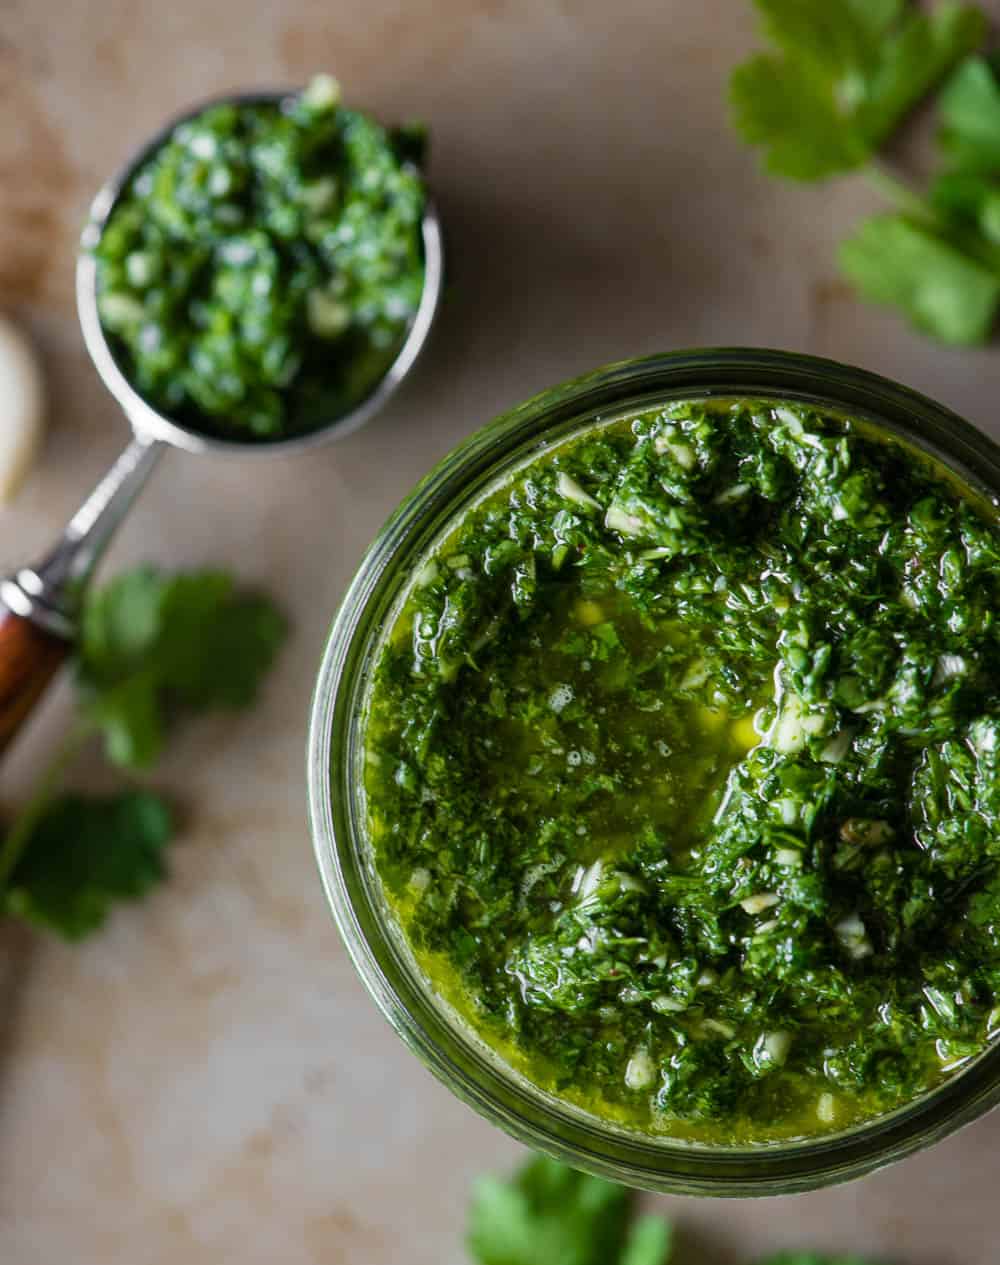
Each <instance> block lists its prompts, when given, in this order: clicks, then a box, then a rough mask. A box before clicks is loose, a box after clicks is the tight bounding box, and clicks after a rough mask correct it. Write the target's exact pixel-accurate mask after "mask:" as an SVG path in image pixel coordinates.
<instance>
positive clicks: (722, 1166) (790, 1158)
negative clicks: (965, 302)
mask: <svg viewBox="0 0 1000 1265" xmlns="http://www.w3.org/2000/svg"><path fill="white" fill-rule="evenodd" d="M708 396H757V397H772V398H774V399H780V400H790V401H799V402H802V403H805V404H810V405H815V406H817V407H819V408H824V409H830V410H833V411H837V412H842V413H846V414H848V415H851V416H854V417H857V418H859V419H866V420H868V421H869V422H871V423H873V424H874V425H875V426H877V427H879V428H881V429H882V430H883V431H885V432H888V433H891V434H893V435H896V436H898V437H901V438H903V439H904V440H906V441H908V442H910V443H911V444H913V445H915V446H917V447H918V448H921V449H924V450H925V451H927V452H929V453H931V454H932V455H933V456H935V457H937V458H938V459H939V460H940V461H943V462H944V463H945V464H946V465H947V466H948V467H949V468H950V469H951V470H953V471H954V472H955V473H956V474H957V475H958V476H959V477H960V478H961V479H962V480H963V482H965V483H966V484H968V485H970V486H971V487H972V488H973V489H974V490H977V491H978V492H980V493H981V494H983V495H985V496H986V497H987V498H989V500H990V501H991V502H994V503H996V501H997V497H998V495H1000V448H998V447H997V445H996V444H994V443H993V442H992V440H990V439H988V438H986V437H985V436H984V435H982V434H980V432H979V431H977V430H976V429H974V428H973V427H972V426H970V425H969V424H968V423H967V422H965V421H963V420H962V419H961V418H959V417H957V416H956V415H955V414H954V413H951V412H949V411H948V410H947V409H945V408H943V407H942V406H941V405H939V404H935V403H934V402H933V401H931V400H929V399H927V398H925V397H924V396H921V395H918V394H916V393H915V392H913V391H910V390H908V389H907V388H905V387H902V386H898V385H897V384H896V383H894V382H890V381H888V380H886V379H885V378H880V377H878V376H876V375H874V374H871V373H866V372H864V371H862V370H860V369H853V368H849V367H847V366H844V365H839V364H835V363H833V362H831V361H826V360H819V359H814V358H811V357H806V356H799V355H792V354H789V353H785V352H774V351H757V350H739V349H734V350H707V351H691V352H677V353H672V354H667V355H660V356H652V357H649V358H646V359H642V360H632V361H626V362H623V363H621V364H616V365H610V366H608V367H607V368H604V369H599V370H597V371H595V372H594V373H591V374H587V375H586V376H584V377H582V378H577V379H576V380H575V381H573V382H568V383H566V384H564V385H562V386H558V387H554V388H552V389H551V390H549V391H544V392H542V394H541V395H538V396H536V397H535V398H534V399H532V400H529V401H528V402H527V403H525V404H522V405H521V406H520V407H518V408H515V409H513V410H512V411H511V412H509V413H505V414H504V415H503V416H501V417H499V418H497V419H496V420H495V421H493V422H491V423H490V424H489V425H488V426H486V427H484V428H483V429H482V430H480V431H478V432H477V433H476V434H474V435H473V436H472V437H471V438H470V439H468V440H466V441H465V442H464V443H463V444H461V445H460V446H459V447H458V448H456V449H455V450H454V451H453V452H452V453H451V454H450V455H449V456H447V457H446V458H445V459H444V460H443V461H442V462H441V463H440V464H439V465H438V466H437V467H436V469H434V470H433V471H432V472H431V473H430V474H429V475H428V476H427V477H426V478H425V479H424V480H423V482H422V483H420V484H419V485H418V486H417V487H416V489H415V490H414V491H413V492H412V493H411V494H410V496H409V497H407V499H406V500H405V501H404V502H403V504H402V505H401V506H400V507H399V509H398V510H397V511H396V512H395V514H393V516H392V517H391V518H390V520H389V522H388V523H387V524H386V525H385V527H384V528H383V529H382V531H381V532H380V533H379V535H378V538H377V539H376V540H375V542H374V544H373V545H372V546H371V548H370V549H369V551H368V553H367V554H366V556H365V558H364V561H363V562H362V564H361V567H360V569H359V571H358V573H357V575H356V577H355V579H354V581H353V582H352V584H351V585H350V588H349V589H348V592H347V594H346V596H345V598H344V601H343V604H342V606H341V608H340V612H339V614H338V615H337V617H336V620H335V621H334V625H333V629H332V631H331V633H330V639H329V642H328V644H327V647H326V652H325V654H324V657H323V663H322V667H321V669H320V674H319V680H318V682H317V686H316V692H315V697H314V701H313V711H312V725H311V732H310V738H309V787H310V809H311V818H312V830H313V837H314V840H315V847H316V855H317V858H318V862H319V867H320V871H321V874H322V877H323V883H324V886H325V888H326V892H327V896H328V897H329V900H330V904H331V906H332V909H333V914H334V917H335V918H336V921H337V924H338V926H339V927H340V931H341V934H342V935H343V937H344V940H345V942H346V944H347V948H348V950H349V952H350V954H351V957H352V959H353V961H354V964H355V966H356V967H357V969H358V971H359V973H360V974H361V977H362V979H363V980H364V982H365V984H366V985H367V987H368V989H369V991H370V992H371V994H372V996H373V997H374V999H375V1001H376V1002H377V1003H378V1005H379V1007H380V1008H381V1010H382V1011H383V1013H384V1014H385V1016H386V1017H387V1018H388V1020H389V1022H390V1023H391V1024H392V1025H393V1027H394V1028H395V1029H396V1031H397V1032H398V1033H399V1034H400V1036H401V1037H402V1038H403V1040H404V1041H405V1042H406V1043H407V1044H408V1045H409V1047H410V1048H411V1049H412V1050H413V1052H414V1053H415V1054H416V1055H417V1056H418V1057H419V1058H420V1059H421V1061H422V1062H423V1063H424V1064H425V1065H426V1066H427V1067H428V1068H429V1069H430V1070H431V1071H432V1072H433V1073H434V1075H435V1076H437V1077H438V1078H439V1079H440V1080H441V1081H443V1082H444V1084H446V1085H447V1086H448V1087H449V1088H450V1089H451V1090H452V1091H453V1092H454V1093H455V1094H457V1095H458V1096H459V1097H460V1098H462V1099H463V1100H464V1101H465V1102H467V1103H468V1104H469V1105H470V1106H472V1107H474V1108H475V1109H476V1110H477V1111H478V1112H479V1113H480V1114H481V1115H483V1116H485V1117H486V1118H487V1119H488V1120H491V1121H493V1122H494V1123H495V1124H497V1125H499V1126H501V1128H503V1129H505V1130H507V1132H509V1133H511V1134H513V1135H514V1136H515V1137H516V1138H518V1139H519V1140H520V1141H522V1142H524V1143H526V1144H528V1145H529V1146H532V1147H534V1148H536V1149H537V1150H541V1151H545V1152H547V1153H548V1154H550V1155H554V1156H556V1157H557V1158H559V1159H562V1160H564V1161H566V1162H567V1163H569V1164H572V1165H574V1166H575V1167H577V1168H580V1169H585V1170H588V1171H590V1172H593V1173H597V1174H600V1175H601V1176H604V1177H609V1178H612V1179H614V1180H617V1181H621V1182H625V1183H627V1184H629V1185H632V1186H640V1187H644V1188H646V1189H649V1190H660V1191H671V1192H675V1193H679V1194H687V1195H720V1196H739V1195H771V1194H788V1193H793V1192H797V1191H803V1190H809V1189H813V1188H815V1187H818V1186H825V1185H830V1184H832V1183H835V1182H840V1181H845V1180H848V1179H850V1178H855V1177H859V1176H861V1175H863V1174H865V1173H868V1172H871V1171H872V1170H874V1169H877V1168H879V1167H881V1166H883V1165H885V1164H888V1163H890V1162H892V1161H894V1160H898V1159H901V1158H902V1157H903V1156H905V1155H908V1154H910V1153H911V1152H913V1151H916V1150H918V1149H920V1148H922V1147H925V1146H928V1145H930V1144H931V1143H933V1142H936V1141H937V1140H938V1139H940V1138H943V1137H945V1136H946V1135H947V1134H949V1133H951V1132H953V1131H954V1130H955V1129H957V1128H959V1127H960V1126H962V1125H964V1124H967V1123H969V1122H970V1121H972V1120H975V1119H976V1118H977V1117H979V1116H981V1115H982V1114H983V1113H984V1112H986V1111H987V1110H989V1109H990V1108H991V1107H993V1106H994V1105H995V1104H996V1103H997V1102H998V1101H1000V1048H995V1049H991V1050H987V1051H986V1052H985V1053H984V1054H982V1055H980V1056H979V1057H978V1058H976V1059H974V1060H972V1061H971V1062H970V1064H969V1065H968V1066H967V1067H966V1068H964V1069H963V1070H962V1071H961V1072H959V1073H956V1074H954V1075H952V1076H951V1077H950V1078H949V1079H948V1080H946V1081H945V1082H943V1083H942V1084H941V1085H939V1086H938V1087H936V1088H935V1089H933V1090H931V1091H929V1092H928V1093H926V1094H924V1095H922V1096H921V1097H919V1098H917V1099H916V1100H914V1101H912V1102H911V1103H909V1104H907V1105H906V1106H905V1107H903V1108H900V1109H898V1110H897V1111H895V1112H893V1113H891V1114H888V1115H885V1116H882V1117H881V1118H879V1119H876V1120H873V1121H870V1122H868V1123H865V1124H862V1125H857V1126H854V1127H852V1128H850V1129H847V1130H844V1131H843V1132H840V1133H835V1134H826V1135H823V1136H820V1137H816V1138H808V1139H804V1140H800V1141H794V1142H780V1143H762V1144H760V1145H756V1146H741V1147H722V1146H708V1145H702V1144H696V1143H690V1142H678V1141H671V1140H669V1139H665V1138H662V1137H660V1136H652V1135H648V1134H642V1133H640V1132H636V1131H634V1130H628V1129H625V1128H622V1127H619V1126H617V1125H615V1124H612V1123H609V1122H607V1121H604V1120H600V1119H598V1118H596V1117H594V1116H593V1115H590V1114H588V1113H586V1112H584V1111H583V1110H581V1109H579V1108H577V1107H575V1106H573V1105H572V1104H569V1103H567V1102H565V1101H562V1100H560V1099H558V1098H555V1097H554V1096H552V1095H550V1094H548V1093H546V1092H544V1091H542V1090H541V1089H539V1088H538V1087H537V1086H535V1085H533V1084H531V1083H530V1082H529V1081H528V1080H526V1079H525V1078H524V1077H523V1076H521V1075H520V1074H519V1073H517V1072H515V1071H514V1070H513V1069H511V1068H510V1067H509V1066H508V1065H507V1064H505V1063H504V1062H503V1060H502V1059H501V1058H500V1057H499V1056H498V1055H497V1054H495V1053H494V1052H493V1051H492V1050H491V1049H490V1048H489V1047H488V1046H487V1045H486V1044H485V1043H484V1042H483V1041H482V1040H481V1039H480V1038H479V1037H478V1036H476V1034H475V1033H473V1032H472V1031H471V1029H469V1028H468V1027H467V1026H466V1025H465V1024H464V1023H463V1022H462V1021H461V1020H459V1019H458V1017H457V1016H456V1015H455V1014H454V1013H453V1012H452V1011H451V1010H450V1008H449V1007H448V1006H447V1005H446V1003H444V1002H443V1001H442V1000H441V999H440V998H438V997H436V996H435V994H434V992H433V990H432V989H431V987H430V986H429V984H428V983H427V982H426V980H425V978H424V976H423V975H422V973H421V971H420V969H419V968H418V966H417V965H416V963H415V961H414V959H413V958H412V956H411V954H410V952H409V950H408V947H407V945H406V942H405V940H404V938H403V935H402V933H401V932H400V930H399V928H398V926H397V924H396V922H395V920H394V918H393V917H392V915H391V913H390V911H389V909H388V906H387V904H386V901H385V899H384V896H383V894H382V891H381V885H380V882H379V879H378V876H377V874H376V873H375V869H374V865H373V864H372V860H371V857H370V854H369V851H368V847H367V844H366V830H365V805H364V792H363V760H364V750H363V720H364V714H365V699H366V690H367V688H368V685H369V682H370V670H371V668H372V666H373V664H374V662H375V657H376V654H377V651H378V648H379V644H380V637H381V636H382V634H383V632H384V630H385V629H386V627H387V626H388V625H389V624H390V623H391V620H392V617H393V615H394V612H395V609H396V607H397V605H398V604H399V602H400V600H401V599H402V596H403V593H404V590H405V588H406V585H407V582H408V581H409V579H410V578H411V577H412V574H413V572H414V568H415V564H416V562H417V560H418V559H419V558H420V557H421V556H422V555H424V554H425V552H426V551H427V550H428V549H429V548H430V547H431V546H432V544H433V542H435V540H436V539H438V538H439V537H440V536H442V535H443V534H445V533H446V528H447V526H448V525H449V524H452V523H453V522H454V520H455V519H456V517H458V516H460V515H461V514H462V513H463V512H464V511H465V510H466V509H467V508H468V507H469V505H470V504H472V503H473V502H474V501H475V500H477V499H478V498H479V497H480V496H481V495H482V494H483V492H484V491H485V490H486V489H487V488H489V487H491V486H492V485H494V484H495V483H496V482H497V481H498V480H501V479H503V478H504V476H505V475H507V474H509V473H510V472H511V471H513V470H514V469H515V468H516V467H518V466H520V465H522V464H523V463H524V462H525V461H526V460H527V459H529V458H531V457H534V456H537V455H538V453H539V452H540V451H542V450H543V449H545V448H547V447H548V446H549V445H551V444H554V443H558V442H561V441H563V440H565V439H566V438H567V437H568V436H570V435H572V434H573V433H575V432H577V431H579V430H582V429H586V428H588V427H590V426H593V425H594V424H597V423H601V422H606V421H610V420H613V419H614V418H616V417H620V416H624V415H629V414H632V413H637V412H640V411H642V410H644V409H649V408H651V407H654V406H657V405H660V404H663V403H665V402H667V401H670V400H678V399H691V398H705V397H708Z"/></svg>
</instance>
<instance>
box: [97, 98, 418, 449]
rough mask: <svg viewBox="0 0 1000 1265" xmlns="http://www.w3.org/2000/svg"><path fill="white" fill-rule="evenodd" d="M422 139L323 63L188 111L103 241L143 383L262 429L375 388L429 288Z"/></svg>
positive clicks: (136, 376)
mask: <svg viewBox="0 0 1000 1265" xmlns="http://www.w3.org/2000/svg"><path fill="white" fill-rule="evenodd" d="M418 140H419V137H418V136H417V134H416V133H415V132H414V130H413V129H410V130H408V131H405V132H395V133H389V132H386V131H385V130H384V129H383V128H381V127H380V126H379V125H378V124H377V123H376V122H375V121H374V120H373V119H370V118H368V117H366V116H365V115H363V114H359V113H357V112H356V111H354V110H348V109H345V108H344V106H342V105H341V103H340V89H339V87H338V85H337V83H336V82H335V81H334V80H333V79H331V78H330V77H329V76H323V75H321V76H317V77H316V78H315V79H314V80H313V81H312V83H311V84H310V85H309V87H308V88H306V90H305V91H304V92H301V93H299V94H298V95H297V96H295V97H290V98H288V99H287V100H285V101H284V102H282V103H280V104H279V103H278V102H277V101H275V102H266V101H265V102H242V103H241V102H235V103H232V104H223V105H216V106H212V107H210V108H209V109H206V110H204V111H203V112H202V113H201V114H198V115H197V116H196V117H194V118H191V119H188V120H187V121H186V122H183V123H181V124H179V125H178V126H177V127H176V128H175V129H174V130H173V132H172V133H171V135H170V137H169V138H168V139H167V140H166V141H165V142H164V144H163V145H161V146H160V147H159V148H158V149H157V150H156V151H155V152H154V153H153V155H152V156H151V157H150V158H149V159H147V160H146V161H145V162H144V163H142V165H141V166H140V167H139V169H138V171H137V172H136V173H135V175H134V176H133V177H132V179H131V180H130V181H129V183H128V185H127V186H126V188H125V189H124V191H123V193H122V195H121V197H120V198H119V200H118V201H117V202H116V204H115V207H114V210H113V211H112V213H111V216H110V217H109V220H108V223H107V225H106V227H105V229H104V231H103V233H102V234H101V238H100V241H99V243H98V245H97V247H96V249H95V251H94V254H95V258H96V262H97V285H98V311H99V313H100V318H101V324H102V326H103V327H104V329H105V330H106V332H107V333H108V334H109V336H110V338H111V341H112V344H113V346H114V349H115V353H116V355H117V356H118V359H119V361H120V363H121V366H122V369H123V371H124V373H125V374H126V376H127V377H128V378H129V380H130V382H131V383H132V385H133V386H134V387H135V388H136V390H138V391H139V392H140V393H141V394H142V395H143V396H144V397H145V398H146V399H148V400H149V401H150V402H151V403H152V404H153V405H154V406H155V407H156V408H158V409H160V410H161V411H163V412H165V413H167V414H168V415H169V416H170V417H172V418H173V419H175V420H177V421H180V422H182V423H183V424H185V425H188V426H190V427H192V428H194V429H196V430H202V431H207V432H209V433H211V434H216V435H221V436H223V437H226V438H231V439H240V440H248V441H251V442H252V441H255V440H268V439H276V438H282V437H286V436H288V435H293V434H297V433H300V432H303V431H309V430H313V429H316V428H317V427H321V426H325V425H327V424H328V423H330V422H331V421H334V420H335V419H336V418H338V417H340V416H341V415H342V414H344V413H346V412H348V411H349V410H350V409H352V408H353V407H354V406H355V405H357V404H358V403H359V402H360V401H361V400H363V399H364V398H365V397H366V396H367V395H369V394H370V393H371V391H372V390H373V389H374V388H375V386H376V385H377V384H378V382H379V380H380V379H381V378H382V377H383V376H384V374H385V373H386V370H387V369H388V368H389V366H390V364H391V363H392V361H393V360H394V358H395V356H396V354H397V353H398V351H399V347H400V344H401V342H402V340H403V339H404V337H405V335H406V332H407V330H408V328H409V326H410V323H411V322H412V320H413V317H414V315H415V314H416V311H417V308H418V306H419V303H420V296H421V292H422V290H423V283H424V262H423V250H422V236H421V221H422V217H423V213H424V204H425V188H424V182H423V178H422V176H421V174H420V171H419V169H418V168H417V166H416V165H415V164H414V163H413V162H412V161H411V158H412V157H414V155H415V152H416V150H417V149H419V145H418Z"/></svg>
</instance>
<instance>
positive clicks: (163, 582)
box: [78, 567, 287, 768]
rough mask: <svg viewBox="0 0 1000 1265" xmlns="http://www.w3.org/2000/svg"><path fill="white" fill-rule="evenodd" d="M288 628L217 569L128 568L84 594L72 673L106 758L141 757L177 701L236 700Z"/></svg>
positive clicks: (156, 743) (218, 703) (194, 704)
mask: <svg viewBox="0 0 1000 1265" xmlns="http://www.w3.org/2000/svg"><path fill="white" fill-rule="evenodd" d="M286 631H287V626H286V623H285V620H284V617H283V616H282V615H281V613H280V612H279V611H278V610H277V608H276V607H275V606H274V605H273V604H272V603H271V602H270V601H269V600H268V599H266V598H264V597H260V596H257V595H254V594H246V593H242V592H239V591H237V589H236V586H235V582H234V580H233V578H232V577H231V576H230V575H228V574H226V573H225V572H221V571H208V570H206V571H196V572H191V573H188V574H180V575H174V576H165V575H162V574H161V573H159V572H157V571H156V570H154V569H153V568H150V567H140V568H138V569H137V570H134V571H130V572H127V573H126V574H125V575H122V576H120V577H118V578H117V579H115V580H113V581H112V582H111V583H110V584H108V585H106V586H105V587H104V588H103V589H101V590H99V591H98V592H96V593H95V594H93V596H92V597H91V598H90V599H89V600H88V603H87V606H86V610H85V612H84V618H83V625H82V634H81V643H80V648H79V661H78V680H79V684H80V687H81V689H82V691H83V695H84V699H85V709H86V712H87V715H88V716H89V718H90V719H91V720H92V721H93V722H94V723H95V724H96V725H97V726H98V727H99V728H100V729H101V730H102V732H103V734H104V739H105V747H106V750H107V754H108V757H109V759H111V760H112V761H113V762H114V763H116V764H121V765H125V766H128V767H133V768H137V767H142V766H146V765H149V764H150V763H152V761H153V760H155V759H156V757H157V756H158V755H159V752H160V750H161V748H162V746H163V742H164V738H165V734H166V730H167V727H168V723H169V720H170V719H171V717H172V715H173V713H174V712H175V711H176V710H178V709H179V708H182V707H186V708H188V709H190V710H194V711H201V710H205V709H206V708H210V707H243V706H246V705H247V704H249V703H251V702H252V701H253V699H254V697H255V694H256V691H257V686H258V684H259V682H260V680H261V678H262V677H263V675H264V674H265V673H266V672H267V670H268V668H269V667H270V666H271V663H272V662H273V659H274V656H275V654H276V653H277V650H278V648H279V647H280V645H281V643H282V641H283V640H284V638H285V635H286Z"/></svg>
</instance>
